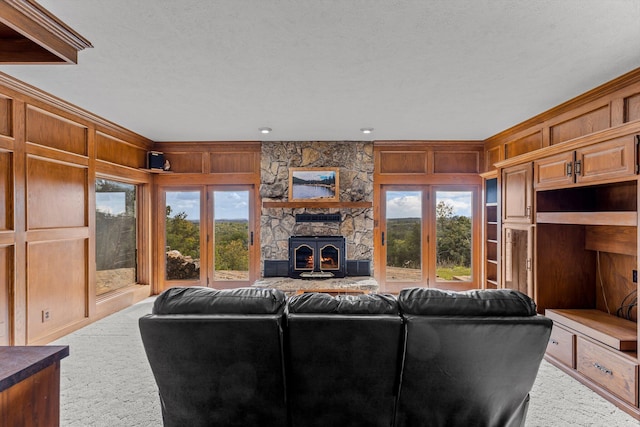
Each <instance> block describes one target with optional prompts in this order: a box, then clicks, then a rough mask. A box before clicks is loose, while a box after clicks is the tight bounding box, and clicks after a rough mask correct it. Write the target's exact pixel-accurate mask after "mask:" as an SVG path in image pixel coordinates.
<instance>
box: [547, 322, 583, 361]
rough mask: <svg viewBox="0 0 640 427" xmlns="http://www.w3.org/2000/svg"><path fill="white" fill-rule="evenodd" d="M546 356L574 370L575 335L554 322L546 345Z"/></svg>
mask: <svg viewBox="0 0 640 427" xmlns="http://www.w3.org/2000/svg"><path fill="white" fill-rule="evenodd" d="M547 354H548V355H550V356H551V357H553V358H555V359H557V360H558V361H559V362H561V363H563V364H565V365H566V366H567V367H569V368H572V369H574V368H575V367H576V334H575V333H573V332H571V331H570V330H569V329H565V328H563V327H562V326H560V324H559V323H555V322H554V324H553V329H552V330H551V336H550V337H549V344H548V345H547Z"/></svg>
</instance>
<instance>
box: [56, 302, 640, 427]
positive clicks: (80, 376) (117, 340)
mask: <svg viewBox="0 0 640 427" xmlns="http://www.w3.org/2000/svg"><path fill="white" fill-rule="evenodd" d="M152 305H153V298H148V299H146V300H144V301H142V302H140V303H138V304H135V305H133V306H131V307H128V308H126V309H124V310H122V311H120V312H118V313H115V314H113V315H111V316H108V317H106V318H104V319H102V320H99V321H97V322H95V323H92V324H91V325H89V326H87V327H85V328H82V329H80V330H78V331H76V332H73V333H71V334H69V335H67V336H65V337H63V338H60V339H59V340H57V341H55V342H53V343H52V344H57V345H61V344H64V345H68V346H69V348H70V356H69V357H67V358H65V359H63V360H62V363H61V365H62V368H61V386H60V389H61V390H60V401H61V410H60V412H61V414H60V424H61V426H62V427H102V426H104V427H121V426H122V427H143V426H144V427H156V426H162V416H161V413H160V402H159V399H158V394H157V388H156V384H155V382H154V380H153V375H152V373H151V369H150V368H149V364H148V362H147V359H146V356H145V354H144V349H143V347H142V341H141V339H140V333H139V330H138V319H139V318H140V317H141V316H143V315H145V314H147V313H151V307H152ZM526 426H527V427H550V426H559V427H560V426H561V427H567V426H580V427H588V426H592V427H605V426H606V427H632V426H636V427H637V426H640V422H639V421H637V420H635V419H634V418H633V417H631V416H630V415H628V414H626V413H625V412H623V411H621V410H620V409H618V408H616V407H615V406H614V405H613V404H611V403H609V402H608V401H606V400H604V399H603V398H601V397H600V396H598V395H597V394H596V393H594V392H593V391H591V390H590V389H588V388H587V387H585V386H584V385H582V384H580V383H579V382H577V381H576V380H574V379H573V378H571V377H569V376H568V375H566V374H564V373H563V372H561V371H560V370H558V369H557V368H555V367H554V366H552V365H550V364H549V363H547V362H544V361H543V362H542V366H541V367H540V371H539V373H538V377H537V380H536V382H535V384H534V386H533V390H532V391H531V403H530V406H529V412H528V415H527V423H526Z"/></svg>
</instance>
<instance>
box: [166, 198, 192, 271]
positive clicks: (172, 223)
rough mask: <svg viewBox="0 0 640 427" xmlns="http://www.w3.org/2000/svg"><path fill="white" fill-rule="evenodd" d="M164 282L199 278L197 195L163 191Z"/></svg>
mask: <svg viewBox="0 0 640 427" xmlns="http://www.w3.org/2000/svg"><path fill="white" fill-rule="evenodd" d="M165 197H166V216H167V217H166V230H165V231H166V233H165V245H166V254H167V263H166V278H167V280H199V279H200V192H199V191H167V192H166V194H165Z"/></svg>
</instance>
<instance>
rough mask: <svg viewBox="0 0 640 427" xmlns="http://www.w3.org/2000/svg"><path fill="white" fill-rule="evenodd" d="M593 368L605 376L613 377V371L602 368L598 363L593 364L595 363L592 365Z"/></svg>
mask: <svg viewBox="0 0 640 427" xmlns="http://www.w3.org/2000/svg"><path fill="white" fill-rule="evenodd" d="M593 366H594V367H595V368H596V369H599V370H600V371H602V372H604V373H605V374H607V375H613V371H612V370H611V369H607V368H605V367H604V366H602V365H601V364H599V363H598V362H595V363H594V364H593Z"/></svg>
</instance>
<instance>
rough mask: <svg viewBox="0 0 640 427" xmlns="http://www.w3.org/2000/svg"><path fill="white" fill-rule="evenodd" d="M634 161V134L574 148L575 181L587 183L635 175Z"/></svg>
mask: <svg viewBox="0 0 640 427" xmlns="http://www.w3.org/2000/svg"><path fill="white" fill-rule="evenodd" d="M578 162H579V163H578ZM636 163H637V160H636V139H635V137H634V136H625V137H622V138H616V139H612V140H610V141H606V142H601V143H599V144H594V145H591V146H588V147H584V148H580V149H578V150H576V166H575V172H576V182H579V183H587V182H594V181H602V180H603V179H613V178H620V177H626V176H630V175H635V173H636Z"/></svg>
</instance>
